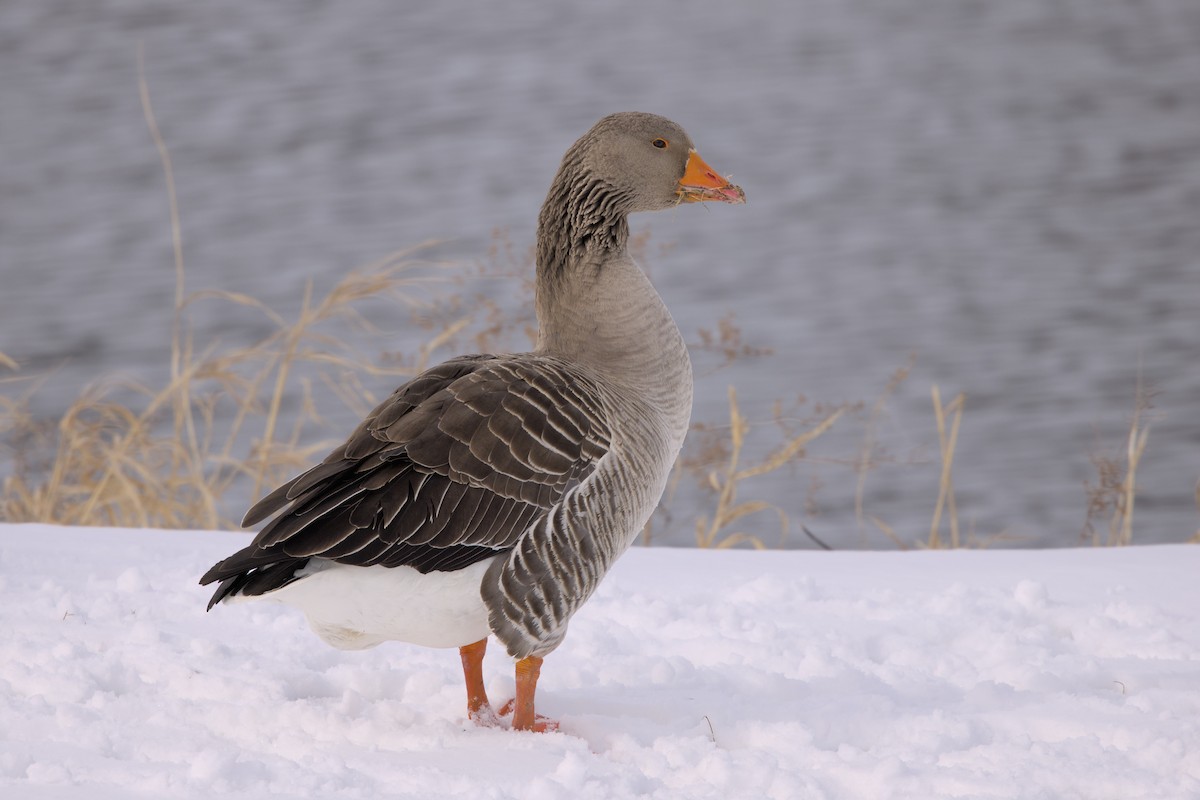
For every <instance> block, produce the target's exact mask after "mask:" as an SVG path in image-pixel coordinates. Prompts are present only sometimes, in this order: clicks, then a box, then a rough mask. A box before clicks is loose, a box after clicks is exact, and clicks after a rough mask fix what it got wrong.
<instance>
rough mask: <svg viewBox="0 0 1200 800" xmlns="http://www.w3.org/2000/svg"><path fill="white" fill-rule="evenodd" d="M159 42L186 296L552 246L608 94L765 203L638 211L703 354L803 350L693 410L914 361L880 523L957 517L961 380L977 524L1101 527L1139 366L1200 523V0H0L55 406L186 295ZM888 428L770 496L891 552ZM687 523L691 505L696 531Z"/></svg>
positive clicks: (157, 330) (21, 274) (814, 392)
mask: <svg viewBox="0 0 1200 800" xmlns="http://www.w3.org/2000/svg"><path fill="white" fill-rule="evenodd" d="M139 42H141V43H144V46H145V53H146V65H147V66H146V72H147V78H148V81H149V85H150V88H151V92H152V94H153V98H154V105H155V111H156V113H157V117H158V120H159V124H160V126H161V128H162V132H163V136H164V137H165V139H166V142H167V144H168V145H169V147H170V148H171V155H172V158H173V162H174V167H175V178H176V182H177V185H178V194H179V203H180V208H181V212H182V216H183V226H184V228H183V242H184V248H185V254H186V259H187V264H188V276H189V277H188V280H189V288H191V289H202V288H213V289H224V290H230V291H239V292H246V293H248V294H251V295H253V296H255V297H258V298H260V299H261V300H263V301H265V302H266V303H267V304H269V305H271V306H272V307H275V308H278V309H280V310H283V311H287V310H289V309H292V310H294V309H295V308H296V307H297V306H298V304H299V298H300V293H301V291H302V286H303V284H304V282H305V281H306V280H309V279H313V280H315V281H316V283H317V286H318V289H319V288H321V287H327V286H329V285H331V284H332V283H333V281H334V280H335V279H336V277H337V276H338V275H340V274H341V273H343V272H344V271H346V270H349V269H351V268H353V267H356V266H361V265H363V264H365V263H367V262H370V261H372V260H374V259H376V258H378V257H380V256H381V255H384V254H386V253H388V252H391V251H393V250H396V249H398V248H404V247H409V246H412V245H415V244H417V243H419V242H422V241H425V240H427V239H431V238H436V239H444V240H447V243H446V244H444V245H442V246H441V247H440V248H439V249H438V250H437V251H436V253H437V255H438V256H440V257H444V258H449V259H462V260H466V261H474V260H478V259H482V258H484V255H485V253H486V250H487V247H488V245H489V243H490V241H491V236H492V233H493V231H494V230H497V229H499V230H506V231H508V232H509V235H510V237H511V238H512V240H513V241H514V243H516V244H517V246H518V247H519V248H523V247H524V246H526V245H527V244H528V243H529V242H530V241H531V239H532V231H533V224H534V219H535V216H536V212H537V208H538V206H539V204H540V202H541V200H542V197H543V196H544V192H545V189H546V186H547V185H548V182H549V179H550V177H551V175H552V174H553V171H554V169H555V167H556V165H557V162H558V159H559V158H560V157H561V154H562V152H563V150H564V149H565V148H566V146H567V145H568V144H570V142H571V141H573V140H574V138H575V137H576V136H578V135H579V134H580V133H581V132H583V131H584V130H585V129H586V128H587V127H588V126H590V125H591V123H592V122H594V121H595V119H597V118H598V117H599V116H601V115H603V114H605V113H608V112H610V111H614V110H621V109H639V110H650V111H655V112H658V113H662V114H664V115H666V116H669V117H672V118H674V119H676V120H678V121H680V122H682V123H683V124H684V125H685V126H686V127H687V128H688V129H689V132H690V133H691V134H692V136H693V138H694V139H695V140H696V142H697V145H698V147H699V149H700V152H701V153H702V154H703V155H704V157H705V158H706V160H708V161H709V162H710V163H711V164H713V165H714V166H715V167H717V168H718V169H720V170H722V171H725V172H730V173H732V174H733V176H734V178H735V180H736V181H737V182H738V183H740V184H741V185H742V186H744V187H745V189H746V191H747V196H748V199H749V204H748V205H747V206H745V207H738V208H731V207H719V208H713V209H707V208H694V207H689V208H683V209H679V210H678V211H674V212H668V213H662V214H658V215H653V216H646V217H644V218H642V219H640V220H636V222H637V223H638V224H639V225H640V226H642V227H643V228H647V227H648V228H649V230H650V231H651V232H652V242H654V243H657V244H672V245H673V246H672V247H670V248H666V249H664V248H658V247H651V248H650V259H649V260H651V262H652V263H650V264H649V266H650V268H651V271H652V274H653V276H654V279H655V281H656V283H657V285H658V286H659V288H660V290H661V291H662V293H663V295H664V296H665V297H666V299H667V301H668V303H669V305H670V306H671V308H672V309H673V310H674V312H675V313H676V316H677V319H678V320H679V322H680V324H681V327H682V328H683V329H684V331H685V333H686V334H688V335H689V337H691V338H694V336H693V332H694V331H695V330H696V329H697V328H699V327H711V326H712V324H713V322H714V320H715V319H716V318H718V317H719V316H721V315H722V314H724V313H726V312H728V311H733V312H735V313H736V315H737V320H738V323H739V325H740V326H741V327H742V329H743V333H744V335H745V337H746V339H747V340H748V341H749V342H751V343H754V344H761V345H769V346H771V347H772V348H773V349H774V351H775V353H774V355H772V356H769V357H764V358H760V359H743V360H741V361H739V363H738V364H736V365H735V366H734V367H731V368H729V369H727V370H724V371H721V372H718V373H715V374H713V375H710V376H707V377H704V378H702V379H701V381H700V383H699V385H698V392H697V397H698V405H697V415H696V416H697V418H698V419H707V420H712V421H718V422H719V421H721V420H722V419H723V417H724V414H725V411H724V407H725V406H724V404H725V387H726V385H727V384H729V383H733V384H736V385H737V387H738V390H739V396H740V398H741V399H742V403H743V406H744V408H745V410H746V411H747V413H748V415H749V416H750V417H751V418H752V419H755V420H762V419H766V418H768V417H769V416H770V412H769V408H770V403H771V401H772V400H774V399H775V398H791V397H794V396H795V395H796V394H799V393H802V394H803V395H805V396H806V397H807V398H809V399H810V400H811V401H822V402H831V403H833V402H842V401H864V402H865V403H867V404H868V405H869V404H870V403H871V402H873V401H874V399H875V398H876V397H877V396H878V395H879V394H880V393H881V392H882V390H883V387H884V385H885V383H886V381H887V379H888V377H889V375H890V374H891V373H892V372H893V371H894V370H895V369H896V368H898V367H900V366H901V365H903V364H904V363H906V361H907V359H908V358H909V357H910V355H911V356H915V359H916V360H915V366H914V368H913V370H912V373H911V375H910V377H909V379H908V380H907V382H905V384H903V386H902V387H901V388H900V389H899V391H898V392H897V393H896V394H895V395H894V396H893V397H892V398H891V399H890V401H889V402H888V404H887V406H886V409H885V412H884V414H883V416H882V418H881V420H880V424H879V427H878V438H879V446H880V448H882V449H883V450H884V451H886V453H887V454H890V456H891V457H892V459H893V460H894V461H895V462H897V463H895V464H890V465H889V464H882V465H880V466H878V467H876V468H875V469H873V470H872V471H871V472H870V473H869V475H868V478H867V482H866V485H865V492H866V494H865V498H866V511H867V513H869V514H872V515H875V516H877V517H879V518H880V519H882V520H885V521H886V522H887V523H888V524H890V525H892V526H893V527H894V528H895V529H896V530H897V531H898V532H899V533H900V534H901V535H902V536H903V537H904V538H906V539H911V538H915V537H919V536H922V535H923V534H924V533H927V531H928V526H929V519H930V515H931V512H932V509H933V504H934V501H935V499H936V497H937V489H936V487H937V474H938V468H937V464H936V455H937V437H936V432H935V429H934V420H933V413H932V408H931V405H930V400H929V387H930V386H931V385H932V384H937V385H938V386H939V387H940V389H941V391H942V394H943V396H944V399H947V400H948V399H949V398H951V397H952V396H953V395H954V394H956V393H958V392H960V391H961V392H965V393H966V394H967V405H966V413H965V416H964V418H963V422H962V429H961V433H960V435H959V443H958V450H957V454H956V458H955V472H954V480H955V487H956V489H957V500H958V508H959V513H960V516H961V517H962V520H963V523H964V526H966V525H967V524H968V523H969V524H972V525H973V526H974V530H975V531H977V532H978V533H980V534H988V533H996V532H1001V531H1003V532H1005V533H1006V535H1008V536H1013V537H1020V538H1019V541H1020V542H1021V543H1023V544H1029V545H1062V544H1073V543H1075V542H1076V541H1078V535H1079V531H1080V528H1081V526H1082V523H1083V520H1084V510H1085V507H1086V498H1085V495H1084V491H1083V483H1084V481H1086V480H1089V479H1090V480H1093V481H1094V480H1095V470H1094V467H1093V466H1092V464H1091V462H1090V458H1089V456H1090V454H1092V453H1095V452H1104V451H1112V452H1116V451H1119V449H1120V448H1121V447H1122V446H1123V437H1124V435H1125V431H1126V426H1127V422H1128V418H1129V413H1130V411H1131V410H1132V407H1133V402H1134V394H1135V389H1136V386H1137V383H1138V379H1139V375H1140V377H1141V380H1142V381H1144V382H1145V383H1146V384H1147V385H1150V386H1153V387H1154V388H1155V389H1156V390H1157V392H1158V393H1157V395H1156V399H1155V405H1156V421H1155V422H1154V424H1153V427H1152V429H1151V432H1150V438H1149V444H1148V447H1147V450H1146V453H1145V456H1144V459H1143V462H1142V465H1141V468H1140V470H1139V473H1138V483H1139V485H1140V487H1141V491H1140V494H1139V500H1138V507H1137V515H1136V526H1135V537H1136V538H1137V540H1139V541H1143V542H1151V541H1179V540H1181V539H1184V538H1187V537H1189V536H1190V535H1192V534H1193V533H1194V532H1195V531H1196V529H1197V528H1198V527H1200V515H1198V514H1197V511H1196V508H1195V503H1194V501H1193V491H1194V488H1195V485H1196V481H1197V478H1200V370H1198V369H1197V368H1196V367H1195V365H1196V364H1197V362H1198V361H1200V224H1198V223H1197V220H1200V6H1198V5H1197V4H1195V3H1194V2H1192V0H1159V1H1158V2H1141V3H1136V4H1134V3H1128V2H1124V0H1106V1H1104V2H1096V1H1094V0H1090V1H1089V2H1074V3H1072V2H1045V0H1010V1H1009V2H1006V3H984V2H957V1H956V2H925V1H922V2H918V1H917V0H874V1H873V2H872V1H866V0H864V1H862V2H852V3H851V2H845V1H844V0H828V1H822V0H802V1H801V2H794V1H789V2H784V1H783V0H761V1H760V2H748V3H740V4H734V3H701V2H696V0H690V1H689V2H682V1H681V0H672V1H671V2H659V3H654V4H648V3H641V2H634V0H620V1H619V2H613V3H605V4H590V5H586V6H584V5H582V4H581V5H580V6H579V7H570V8H568V7H560V6H558V5H551V4H547V3H542V2H516V3H506V4H502V5H501V4H491V5H484V4H480V5H476V4H468V3H465V2H440V3H436V4H432V3H431V4H423V5H421V6H416V5H415V4H406V5H405V6H404V7H403V8H402V7H401V6H399V5H397V4H394V3H385V2H348V3H337V4H322V3H309V4H307V5H306V6H304V7H301V6H299V5H289V6H287V7H286V9H285V8H284V7H280V6H276V5H274V4H271V5H267V4H247V3H240V2H233V0H217V1H215V2H207V3H193V4H166V3H155V2H134V0H74V1H70V0H42V1H40V2H32V0H27V1H26V2H8V3H5V4H3V5H2V6H0V75H3V80H2V81H0V108H2V109H3V113H2V114H0V148H2V151H0V152H2V155H3V159H2V162H3V165H2V166H0V286H3V290H2V294H0V304H2V305H0V309H2V312H3V313H2V314H0V352H5V353H8V354H9V355H11V356H13V357H15V358H17V359H18V360H20V361H21V362H22V363H23V364H24V365H25V366H26V368H27V369H29V370H31V371H38V370H44V369H51V368H53V369H55V370H56V371H55V373H54V377H53V378H52V379H51V380H50V381H49V382H48V384H47V386H46V388H45V390H44V391H43V392H42V393H41V394H40V395H39V396H38V400H37V403H38V410H39V411H41V412H42V413H45V414H53V413H54V411H55V410H57V409H60V408H62V407H63V406H64V405H65V404H66V403H67V402H69V400H70V398H71V397H73V396H74V394H75V393H77V392H78V391H79V389H80V387H81V386H82V385H84V384H85V383H86V382H87V381H89V380H92V379H95V378H97V377H99V376H101V375H108V374H112V373H114V372H120V373H124V374H130V375H133V376H135V377H142V378H148V379H153V378H154V377H155V376H156V375H157V376H161V373H162V371H163V370H164V369H165V364H166V359H167V339H168V336H167V332H168V330H169V323H170V309H171V304H172V297H173V293H174V277H173V267H172V257H171V244H170V229H169V224H168V217H167V205H166V200H165V192H164V188H163V179H162V173H161V169H160V166H159V163H158V156H157V154H156V152H155V149H154V146H153V143H152V141H151V139H150V137H149V134H148V133H147V130H146V127H145V122H144V120H143V118H142V112H141V109H140V106H139V102H138V89H137V57H136V51H137V46H138V43H139ZM510 289H511V287H509V288H508V289H499V290H498V291H501V292H504V291H509V290H510ZM193 319H194V323H195V326H196V336H197V339H198V340H199V341H201V342H203V341H206V340H207V339H209V338H211V337H213V336H220V337H221V338H222V340H223V341H226V342H240V341H246V342H249V341H252V340H253V339H254V338H256V337H257V336H260V335H262V333H264V331H265V330H266V327H265V324H264V323H263V322H262V321H261V318H258V317H255V316H254V315H251V314H246V313H244V311H237V310H232V309H229V308H226V307H224V306H221V305H219V304H215V303H214V304H207V305H203V306H198V307H197V309H196V313H195V315H194V317H193ZM402 338H403V336H401V339H402ZM380 388H382V387H380ZM865 416H866V415H865V412H864V413H863V414H860V415H859V416H858V417H857V418H855V419H848V420H846V421H844V423H842V424H839V426H838V428H837V429H835V432H834V433H831V434H829V435H827V436H826V437H823V438H822V439H821V440H819V441H818V442H817V443H816V444H814V446H813V447H812V448H811V450H810V456H811V460H810V461H809V462H807V463H806V464H805V465H803V466H801V467H799V468H798V469H796V470H794V471H790V472H785V473H782V474H779V475H777V476H775V477H773V478H772V479H768V480H763V481H761V482H759V483H754V484H751V483H748V484H747V485H746V486H745V487H744V494H743V497H744V498H745V499H752V498H755V497H765V498H766V499H769V500H772V501H773V502H776V503H778V504H779V505H780V506H782V507H783V508H784V509H785V510H786V511H787V512H788V514H789V515H790V516H791V517H792V518H793V519H794V520H801V519H804V520H806V521H807V522H808V524H809V525H810V527H812V528H813V529H814V530H815V531H818V532H819V533H820V535H821V536H822V538H824V539H826V540H828V541H830V542H831V543H832V544H834V545H835V546H839V547H852V546H863V545H870V546H887V540H886V539H885V538H884V537H883V536H882V535H881V534H879V533H878V531H877V530H875V529H874V528H873V527H871V526H868V528H867V529H866V530H860V529H859V527H858V524H857V522H856V520H855V517H854V513H853V494H854V486H855V476H854V473H853V472H852V470H850V469H849V468H848V467H847V466H845V463H844V462H846V461H848V460H852V459H853V458H854V457H855V455H856V453H857V451H858V448H859V447H860V444H861V439H862V436H863V426H864V421H865ZM351 423H352V420H349V419H347V420H345V421H344V424H345V425H349V424H351ZM763 436H764V440H765V438H767V437H766V432H765V431H764V432H763ZM912 461H917V462H920V463H919V464H918V465H915V466H914V465H911V464H908V463H907V462H912ZM814 481H815V482H817V483H819V484H820V487H819V488H818V489H816V490H815V494H814V497H815V500H816V503H817V506H818V507H817V508H816V509H812V508H809V509H808V511H810V512H812V511H816V512H819V513H817V514H816V515H815V516H813V515H808V516H806V511H805V507H804V497H805V495H806V494H807V493H808V492H809V489H810V488H811V487H812V486H813V485H814ZM231 513H235V512H231ZM769 528H770V526H769V524H768V522H767V521H766V520H765V519H764V520H762V521H761V522H760V523H758V525H757V526H752V530H758V531H760V532H765V531H768V530H769ZM690 536H691V523H690V520H687V519H680V518H678V517H677V518H676V519H675V520H674V521H673V523H672V531H671V533H670V534H668V535H667V536H666V540H668V541H678V542H684V541H687V540H688V539H689V537H690ZM791 541H792V543H794V544H796V545H800V546H804V545H805V542H804V540H803V538H802V537H799V536H798V535H796V534H793V537H792V539H791Z"/></svg>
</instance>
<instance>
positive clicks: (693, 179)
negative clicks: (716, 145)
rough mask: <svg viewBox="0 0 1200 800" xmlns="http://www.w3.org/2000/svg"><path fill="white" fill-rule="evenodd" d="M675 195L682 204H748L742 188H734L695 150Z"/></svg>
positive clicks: (691, 153)
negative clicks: (711, 202) (710, 202)
mask: <svg viewBox="0 0 1200 800" xmlns="http://www.w3.org/2000/svg"><path fill="white" fill-rule="evenodd" d="M675 193H676V194H677V195H679V202H681V203H704V202H707V201H710V200H713V201H716V202H718V203H744V202H746V193H745V192H743V191H742V187H740V186H734V185H733V184H732V183H730V182H729V181H727V180H726V179H724V178H722V177H721V176H720V174H719V173H718V172H717V171H716V170H715V169H713V168H712V167H710V166H709V165H708V164H705V163H704V159H703V158H701V157H700V154H699V153H697V152H696V151H695V150H690V151H688V160H687V166H686V167H684V170H683V177H682V178H680V179H679V188H678V189H677V190H676V191H675Z"/></svg>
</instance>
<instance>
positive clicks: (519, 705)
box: [501, 656, 558, 733]
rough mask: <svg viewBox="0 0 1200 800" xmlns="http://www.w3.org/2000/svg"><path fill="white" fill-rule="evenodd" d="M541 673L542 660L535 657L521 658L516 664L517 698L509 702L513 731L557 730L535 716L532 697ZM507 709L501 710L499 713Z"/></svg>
mask: <svg viewBox="0 0 1200 800" xmlns="http://www.w3.org/2000/svg"><path fill="white" fill-rule="evenodd" d="M541 671H542V659H540V658H538V657H537V656H529V657H528V658H522V659H521V660H520V661H518V662H517V696H516V697H515V698H513V700H511V701H510V703H511V706H512V712H513V721H512V726H513V730H515V731H536V732H538V733H545V732H547V731H556V730H558V723H557V722H555V721H554V720H551V719H546V718H545V717H543V716H541V715H539V714H535V713H534V711H533V696H534V694H536V693H537V682H538V675H539V674H541ZM507 708H508V705H505V708H504V709H502V710H501V713H504V711H505V710H506V709H507Z"/></svg>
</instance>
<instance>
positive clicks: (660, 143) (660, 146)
mask: <svg viewBox="0 0 1200 800" xmlns="http://www.w3.org/2000/svg"><path fill="white" fill-rule="evenodd" d="M651 144H653V145H654V146H655V147H657V148H658V149H659V150H662V149H664V148H665V147H666V146H667V140H666V139H655V140H654V141H653V142H651Z"/></svg>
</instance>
